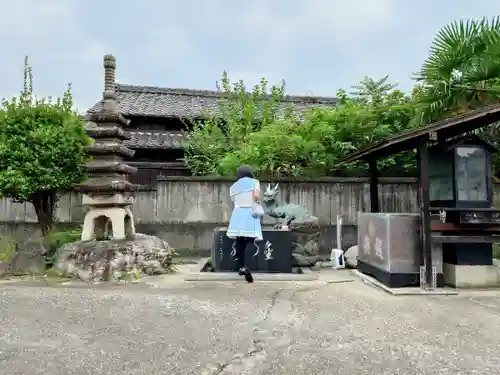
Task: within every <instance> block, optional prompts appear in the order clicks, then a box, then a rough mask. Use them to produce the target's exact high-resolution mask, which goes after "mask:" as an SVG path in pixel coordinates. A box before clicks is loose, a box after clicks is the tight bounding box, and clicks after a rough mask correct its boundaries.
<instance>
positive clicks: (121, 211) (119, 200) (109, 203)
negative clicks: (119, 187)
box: [82, 194, 135, 241]
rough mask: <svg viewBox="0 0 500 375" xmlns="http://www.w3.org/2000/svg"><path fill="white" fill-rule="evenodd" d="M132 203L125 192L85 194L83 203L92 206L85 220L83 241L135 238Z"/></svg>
mask: <svg viewBox="0 0 500 375" xmlns="http://www.w3.org/2000/svg"><path fill="white" fill-rule="evenodd" d="M130 203H131V201H130V199H128V198H127V197H125V196H124V195H123V194H114V195H112V196H108V197H103V196H97V197H90V196H88V195H84V196H83V198H82V204H84V205H90V207H91V208H90V210H89V211H88V212H87V213H86V215H85V220H84V222H83V230H82V241H91V240H125V239H129V240H131V239H133V238H134V236H135V225H134V216H133V214H132V211H131V210H130V208H129V205H130Z"/></svg>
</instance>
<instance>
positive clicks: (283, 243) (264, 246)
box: [212, 228, 292, 273]
mask: <svg viewBox="0 0 500 375" xmlns="http://www.w3.org/2000/svg"><path fill="white" fill-rule="evenodd" d="M262 236H263V237H264V240H263V241H256V242H255V245H256V246H255V249H252V251H251V252H248V251H247V253H246V254H245V264H246V265H247V267H248V268H250V269H251V270H252V271H255V272H274V273H292V233H291V232H290V231H283V230H278V229H263V230H262ZM234 243H235V240H233V239H231V238H229V237H227V235H226V228H218V229H215V230H214V235H213V245H212V266H213V267H214V269H215V271H216V272H228V271H234V272H236V271H238V266H237V262H236V251H235V249H234Z"/></svg>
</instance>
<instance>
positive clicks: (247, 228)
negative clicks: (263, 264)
mask: <svg viewBox="0 0 500 375" xmlns="http://www.w3.org/2000/svg"><path fill="white" fill-rule="evenodd" d="M229 195H230V196H231V200H232V202H233V203H234V208H233V213H232V214H231V219H230V220H229V228H228V230H227V236H228V237H229V238H233V239H235V240H236V243H235V250H236V257H237V262H238V273H239V274H240V275H242V276H245V280H246V281H248V282H249V283H252V282H253V277H252V273H251V272H250V269H249V268H248V267H247V265H246V264H245V254H246V253H248V252H251V251H254V250H255V241H258V240H262V229H261V225H260V217H259V216H257V215H255V213H254V211H253V204H254V202H257V201H258V200H259V198H260V183H259V180H257V179H255V178H254V177H253V171H252V168H251V167H249V166H248V165H242V166H241V167H239V168H238V171H237V173H236V182H235V183H234V184H233V185H232V186H231V188H230V189H229Z"/></svg>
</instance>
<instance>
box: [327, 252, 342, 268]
mask: <svg viewBox="0 0 500 375" xmlns="http://www.w3.org/2000/svg"><path fill="white" fill-rule="evenodd" d="M330 260H331V262H332V268H333V269H334V270H338V269H341V268H345V259H344V252H343V251H342V250H339V249H332V253H331V255H330Z"/></svg>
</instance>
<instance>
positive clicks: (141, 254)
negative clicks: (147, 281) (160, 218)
mask: <svg viewBox="0 0 500 375" xmlns="http://www.w3.org/2000/svg"><path fill="white" fill-rule="evenodd" d="M174 255H175V249H173V248H172V247H171V246H170V245H169V244H168V243H167V242H165V241H163V240H161V239H160V238H158V237H154V236H149V235H146V234H140V233H138V234H136V236H135V239H134V240H108V241H95V240H94V241H76V242H73V243H70V244H66V245H64V246H62V247H61V248H60V249H58V250H57V254H56V261H55V263H54V267H55V268H56V270H57V271H59V272H60V273H61V274H63V275H65V276H69V277H77V278H79V279H81V280H84V281H108V280H123V279H136V278H138V277H139V276H140V273H141V272H142V273H144V274H146V275H161V274H165V273H169V272H172V271H173V256H174Z"/></svg>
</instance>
